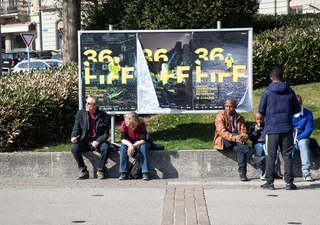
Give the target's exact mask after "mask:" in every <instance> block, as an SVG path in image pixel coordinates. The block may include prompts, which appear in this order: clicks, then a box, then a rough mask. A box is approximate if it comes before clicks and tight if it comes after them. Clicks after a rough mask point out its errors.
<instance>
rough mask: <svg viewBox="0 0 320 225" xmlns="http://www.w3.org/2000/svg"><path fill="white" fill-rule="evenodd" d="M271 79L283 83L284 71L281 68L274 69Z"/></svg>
mask: <svg viewBox="0 0 320 225" xmlns="http://www.w3.org/2000/svg"><path fill="white" fill-rule="evenodd" d="M270 77H272V78H273V79H274V80H277V81H281V80H282V77H283V70H282V69H280V68H274V69H272V70H271V73H270Z"/></svg>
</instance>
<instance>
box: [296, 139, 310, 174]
mask: <svg viewBox="0 0 320 225" xmlns="http://www.w3.org/2000/svg"><path fill="white" fill-rule="evenodd" d="M309 143H310V139H309V138H306V139H301V140H300V141H299V142H298V147H299V148H298V149H297V150H299V151H300V158H301V165H302V168H301V170H302V173H303V174H304V175H310V166H311V164H310V149H309Z"/></svg>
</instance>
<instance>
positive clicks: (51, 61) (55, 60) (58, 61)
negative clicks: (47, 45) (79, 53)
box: [43, 59, 63, 67]
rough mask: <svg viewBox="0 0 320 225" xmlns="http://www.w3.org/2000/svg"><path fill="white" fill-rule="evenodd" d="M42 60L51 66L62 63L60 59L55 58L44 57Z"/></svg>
mask: <svg viewBox="0 0 320 225" xmlns="http://www.w3.org/2000/svg"><path fill="white" fill-rule="evenodd" d="M43 61H45V62H46V63H48V64H49V65H50V66H51V67H56V66H62V65H63V63H62V61H61V60H57V59H44V60H43Z"/></svg>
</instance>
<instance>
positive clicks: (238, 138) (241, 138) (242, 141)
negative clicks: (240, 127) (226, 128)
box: [236, 135, 247, 144]
mask: <svg viewBox="0 0 320 225" xmlns="http://www.w3.org/2000/svg"><path fill="white" fill-rule="evenodd" d="M236 141H237V142H239V143H241V144H244V143H246V142H247V139H246V138H245V137H243V136H241V135H237V136H236Z"/></svg>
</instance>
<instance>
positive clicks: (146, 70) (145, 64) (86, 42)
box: [79, 28, 252, 114]
mask: <svg viewBox="0 0 320 225" xmlns="http://www.w3.org/2000/svg"><path fill="white" fill-rule="evenodd" d="M79 43H80V44H79V45H80V49H81V50H80V52H79V58H80V63H79V71H81V75H79V77H80V78H79V79H80V80H79V83H80V85H79V89H81V90H80V93H81V95H82V96H81V97H79V103H80V104H81V101H83V100H81V99H84V98H85V96H86V95H88V94H94V95H97V96H98V97H99V99H100V101H101V103H102V104H101V108H102V109H104V110H106V111H108V112H113V113H115V114H116V113H117V114H123V113H125V112H126V111H137V112H138V113H140V114H161V113H211V112H218V111H221V110H222V109H223V108H224V103H225V101H226V100H227V99H228V98H234V99H235V100H236V101H237V103H238V108H237V111H240V112H241V111H242V112H251V111H252V65H251V64H252V59H251V58H252V29H251V28H249V29H248V28H247V29H226V30H221V29H220V30H219V31H218V30H179V31H174V30H172V31H82V32H79Z"/></svg>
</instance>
